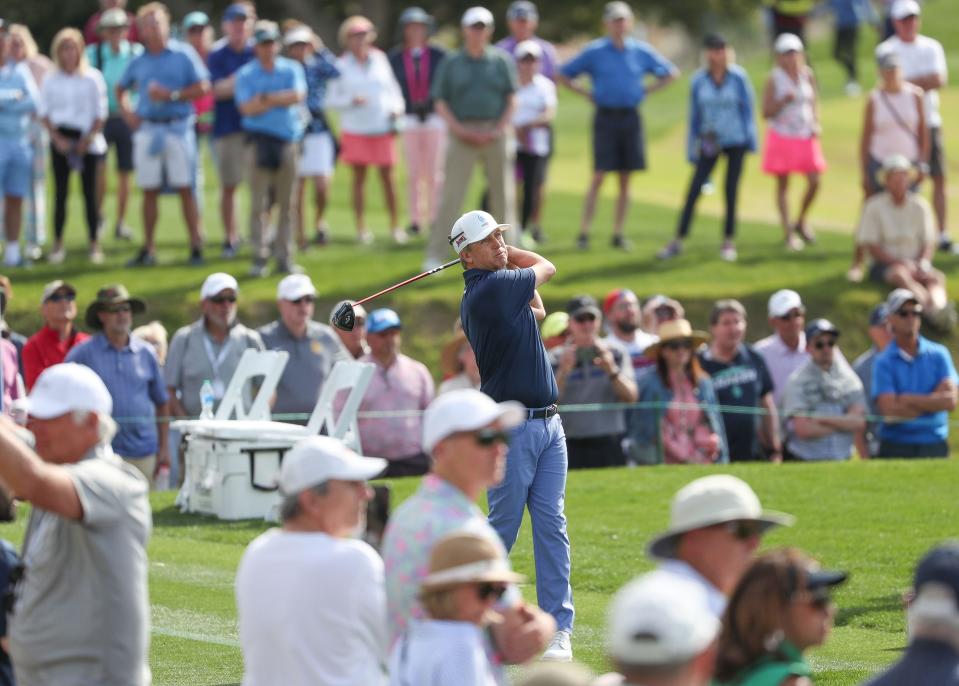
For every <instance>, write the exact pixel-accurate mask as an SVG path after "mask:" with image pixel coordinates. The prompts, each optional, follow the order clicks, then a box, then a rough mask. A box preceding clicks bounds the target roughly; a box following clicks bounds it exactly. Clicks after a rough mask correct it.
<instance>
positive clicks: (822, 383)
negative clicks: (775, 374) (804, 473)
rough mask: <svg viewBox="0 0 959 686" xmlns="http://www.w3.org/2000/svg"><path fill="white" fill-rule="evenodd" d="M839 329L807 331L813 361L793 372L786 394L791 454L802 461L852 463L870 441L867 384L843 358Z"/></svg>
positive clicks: (820, 324)
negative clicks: (854, 452) (855, 452)
mask: <svg viewBox="0 0 959 686" xmlns="http://www.w3.org/2000/svg"><path fill="white" fill-rule="evenodd" d="M838 342H839V329H837V328H836V327H835V325H833V323H832V322H830V321H829V320H828V319H814V320H813V321H812V322H811V323H810V324H809V326H807V327H806V350H807V351H809V361H808V362H806V364H804V365H803V366H802V367H800V368H799V369H797V370H796V371H795V372H793V374H792V376H790V377H789V380H788V381H787V382H786V388H785V390H784V392H783V411H782V416H783V421H784V423H785V426H786V452H787V455H788V456H790V457H791V458H794V459H799V460H810V461H817V460H848V459H849V458H850V457H852V447H853V444H854V443H855V445H856V448H857V450H858V451H859V454H860V456H862V457H868V455H869V450H868V449H867V447H866V443H865V434H864V429H865V427H866V419H865V416H866V399H865V395H864V394H863V390H862V382H861V381H860V380H859V377H858V376H856V373H855V372H854V371H853V370H852V368H851V367H850V366H849V364H848V363H847V362H846V361H845V360H843V359H840V358H839V356H838V348H837V345H838Z"/></svg>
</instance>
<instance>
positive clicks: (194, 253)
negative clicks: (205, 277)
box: [187, 248, 205, 267]
mask: <svg viewBox="0 0 959 686" xmlns="http://www.w3.org/2000/svg"><path fill="white" fill-rule="evenodd" d="M187 264H189V265H190V266H191V267H201V266H203V265H204V264H205V262H204V261H203V250H202V249H201V248H190V259H189V260H187Z"/></svg>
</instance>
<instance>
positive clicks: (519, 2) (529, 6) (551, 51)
mask: <svg viewBox="0 0 959 686" xmlns="http://www.w3.org/2000/svg"><path fill="white" fill-rule="evenodd" d="M506 26H507V27H508V28H509V35H508V36H506V38H504V39H503V40H501V41H499V42H497V43H496V47H497V48H500V49H501V50H505V51H506V52H508V53H509V54H510V55H513V57H515V56H516V46H517V45H519V44H520V43H522V42H523V41H527V40H531V41H533V42H534V43H536V44H537V45H539V47H540V48H541V49H542V51H543V54H542V55H541V56H540V58H539V60H540V73H541V74H542V75H543V76H545V77H546V78H548V79H553V80H554V81H555V80H556V70H557V69H558V68H559V56H558V55H557V54H556V47H555V46H554V45H553V44H552V43H550V42H549V41H547V40H543V39H542V38H540V37H539V36H537V35H536V28H537V27H538V26H539V11H538V10H537V9H536V5H534V4H533V3H532V2H530V1H529V0H514V2H511V3H510V5H509V7H508V8H507V9H506Z"/></svg>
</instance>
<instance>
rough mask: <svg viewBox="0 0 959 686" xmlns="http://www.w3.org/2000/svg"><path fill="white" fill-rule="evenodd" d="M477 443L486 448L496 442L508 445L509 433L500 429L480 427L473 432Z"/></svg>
mask: <svg viewBox="0 0 959 686" xmlns="http://www.w3.org/2000/svg"><path fill="white" fill-rule="evenodd" d="M473 437H474V438H475V440H476V444H477V445H481V446H483V447H484V448H488V447H489V446H491V445H494V444H496V443H502V444H503V445H509V434H508V433H506V432H505V431H502V430H500V429H481V430H479V431H477V432H476V433H475V434H473Z"/></svg>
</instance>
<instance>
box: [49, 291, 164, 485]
mask: <svg viewBox="0 0 959 686" xmlns="http://www.w3.org/2000/svg"><path fill="white" fill-rule="evenodd" d="M145 310H146V304H145V303H144V302H143V301H142V300H140V299H138V298H131V297H130V294H129V293H128V292H127V289H126V287H125V286H123V285H122V284H114V285H111V286H106V287H104V288H101V289H100V290H99V291H97V298H96V300H94V301H93V302H92V303H90V306H89V307H87V313H86V318H85V319H86V324H87V326H88V327H90V329H91V330H92V331H96V332H97V333H96V334H95V335H94V336H93V338H91V339H90V340H88V341H85V342H84V343H81V344H80V345H78V346H77V347H76V348H74V349H73V350H71V351H70V352H69V354H67V360H66V361H67V362H77V363H79V364H82V365H86V366H87V367H89V368H90V369H92V370H93V371H95V372H96V373H97V376H99V377H100V379H101V380H102V381H103V383H104V385H105V386H106V387H107V390H108V391H109V392H110V397H111V398H112V399H113V418H114V420H115V421H116V422H117V427H118V431H117V434H116V436H114V437H113V452H114V453H116V455H118V456H119V457H121V458H123V460H124V461H125V462H129V463H130V464H131V465H133V466H134V467H136V468H137V469H138V470H140V473H141V474H143V476H144V477H146V479H147V481H149V482H150V484H151V485H152V484H153V477H154V474H155V473H156V470H157V468H158V467H159V466H160V465H169V452H168V450H167V435H168V433H167V428H168V425H167V423H166V422H165V421H158V420H157V419H156V418H157V417H158V416H159V417H165V416H166V414H167V401H168V395H167V389H166V384H165V383H164V381H163V373H162V372H161V371H160V364H159V362H157V357H156V353H155V352H154V349H153V346H152V345H150V344H149V343H147V342H146V341H144V340H143V339H141V338H137V337H136V336H133V335H131V333H130V330H131V329H132V328H133V317H134V315H137V314H142V313H143V312H144V311H145Z"/></svg>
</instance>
